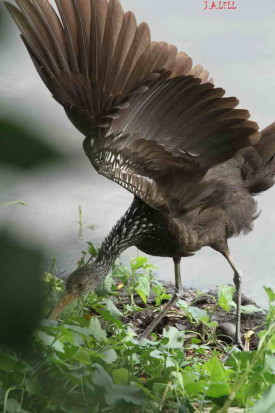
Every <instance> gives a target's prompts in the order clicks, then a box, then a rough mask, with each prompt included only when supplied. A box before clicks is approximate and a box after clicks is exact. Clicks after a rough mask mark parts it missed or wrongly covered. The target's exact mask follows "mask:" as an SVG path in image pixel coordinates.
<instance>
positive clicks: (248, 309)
mask: <svg viewBox="0 0 275 413" xmlns="http://www.w3.org/2000/svg"><path fill="white" fill-rule="evenodd" d="M241 313H242V314H253V313H265V311H264V310H263V309H262V308H259V307H256V306H255V305H252V304H249V305H242V306H241Z"/></svg>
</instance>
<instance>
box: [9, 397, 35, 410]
mask: <svg viewBox="0 0 275 413" xmlns="http://www.w3.org/2000/svg"><path fill="white" fill-rule="evenodd" d="M17 412H18V413H29V412H28V411H27V410H24V409H22V407H21V405H20V404H19V403H18V401H17V400H15V399H8V401H7V405H6V413H17Z"/></svg>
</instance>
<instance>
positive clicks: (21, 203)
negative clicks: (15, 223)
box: [0, 201, 27, 206]
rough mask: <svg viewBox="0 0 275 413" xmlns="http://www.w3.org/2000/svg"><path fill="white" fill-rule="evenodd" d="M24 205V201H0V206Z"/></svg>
mask: <svg viewBox="0 0 275 413" xmlns="http://www.w3.org/2000/svg"><path fill="white" fill-rule="evenodd" d="M17 204H19V205H24V206H26V205H27V204H25V202H23V201H10V202H4V203H0V206H8V205H17Z"/></svg>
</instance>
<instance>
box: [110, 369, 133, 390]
mask: <svg viewBox="0 0 275 413" xmlns="http://www.w3.org/2000/svg"><path fill="white" fill-rule="evenodd" d="M112 376H113V380H114V384H120V385H123V386H126V385H127V384H128V381H129V372H128V370H126V369H124V368H121V369H115V370H113V371H112Z"/></svg>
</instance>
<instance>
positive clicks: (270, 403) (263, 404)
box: [251, 384, 275, 413]
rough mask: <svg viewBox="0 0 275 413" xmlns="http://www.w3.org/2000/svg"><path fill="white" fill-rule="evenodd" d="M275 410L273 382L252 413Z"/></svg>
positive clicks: (266, 412) (270, 412)
mask: <svg viewBox="0 0 275 413" xmlns="http://www.w3.org/2000/svg"><path fill="white" fill-rule="evenodd" d="M274 412H275V384H273V385H272V386H271V387H270V388H269V389H268V390H267V391H266V392H265V393H264V394H263V396H262V398H261V400H259V401H258V402H257V403H256V404H255V405H254V407H253V409H252V410H251V413H274Z"/></svg>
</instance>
